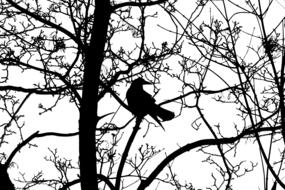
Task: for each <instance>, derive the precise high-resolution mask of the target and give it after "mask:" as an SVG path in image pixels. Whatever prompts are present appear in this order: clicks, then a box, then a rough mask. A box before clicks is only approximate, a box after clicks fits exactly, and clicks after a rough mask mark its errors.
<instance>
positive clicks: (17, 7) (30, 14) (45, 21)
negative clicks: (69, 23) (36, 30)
mask: <svg viewBox="0 0 285 190" xmlns="http://www.w3.org/2000/svg"><path fill="white" fill-rule="evenodd" d="M7 1H8V2H9V3H10V4H11V5H12V6H13V7H15V8H16V9H18V10H19V11H20V12H21V13H24V14H26V15H28V16H30V17H32V18H34V19H35V20H37V21H39V22H42V23H43V24H46V25H48V26H50V27H51V28H54V29H57V30H59V31H61V32H62V33H63V34H65V35H67V36H68V37H70V38H71V39H73V40H74V41H75V42H76V43H77V44H78V45H79V46H82V43H81V41H80V40H79V39H78V38H77V37H76V36H74V35H73V34H72V33H71V32H70V31H69V30H67V29H65V28H63V27H61V26H60V25H59V24H55V23H53V22H50V21H48V20H45V19H44V18H42V17H41V16H39V15H36V14H35V13H32V12H30V11H29V10H28V9H25V8H23V7H21V6H20V5H19V4H17V3H16V2H14V1H13V0H7Z"/></svg>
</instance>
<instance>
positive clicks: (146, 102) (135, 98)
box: [126, 78, 175, 129]
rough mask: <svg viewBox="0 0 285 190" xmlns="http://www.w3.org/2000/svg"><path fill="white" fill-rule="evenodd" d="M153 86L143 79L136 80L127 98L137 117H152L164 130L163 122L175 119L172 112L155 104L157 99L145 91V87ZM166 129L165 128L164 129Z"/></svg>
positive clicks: (131, 109)
mask: <svg viewBox="0 0 285 190" xmlns="http://www.w3.org/2000/svg"><path fill="white" fill-rule="evenodd" d="M147 84H151V83H149V82H147V81H145V80H144V79H142V78H137V79H136V80H134V81H133V82H132V84H131V86H130V88H129V89H128V91H127V94H126V98H127V102H128V105H129V109H130V111H131V112H132V113H133V114H134V115H135V116H137V117H140V118H143V117H144V116H146V115H150V116H151V117H152V118H153V119H154V120H155V121H156V122H157V123H158V124H159V125H160V126H161V127H162V128H163V126H162V125H161V123H160V120H159V119H158V118H160V119H161V120H162V121H168V120H171V119H173V118H174V116H175V115H174V113H173V112H172V111H169V110H166V109H164V108H162V107H160V106H159V105H157V104H156V103H155V99H154V98H153V97H152V96H151V95H150V94H148V93H147V92H145V91H144V89H143V85H147ZM163 129H164V128H163Z"/></svg>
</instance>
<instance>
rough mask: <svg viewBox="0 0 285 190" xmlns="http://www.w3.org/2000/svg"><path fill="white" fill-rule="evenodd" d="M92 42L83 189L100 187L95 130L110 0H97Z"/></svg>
mask: <svg viewBox="0 0 285 190" xmlns="http://www.w3.org/2000/svg"><path fill="white" fill-rule="evenodd" d="M95 2H96V7H95V13H94V24H93V29H92V36H91V41H90V45H89V47H88V48H87V50H86V54H85V56H86V57H85V61H86V62H85V65H84V79H83V80H84V84H83V92H82V102H81V108H80V119H79V161H80V178H81V189H82V190H91V189H92V190H97V189H98V182H97V168H96V145H95V141H96V139H95V133H96V125H97V123H98V119H99V118H98V116H97V109H98V107H97V106H98V105H97V103H98V90H99V80H100V78H99V77H100V69H101V65H102V62H103V59H104V47H105V42H106V36H107V29H108V24H109V18H110V12H109V10H110V7H109V6H110V5H109V1H108V0H103V1H102V0H96V1H95Z"/></svg>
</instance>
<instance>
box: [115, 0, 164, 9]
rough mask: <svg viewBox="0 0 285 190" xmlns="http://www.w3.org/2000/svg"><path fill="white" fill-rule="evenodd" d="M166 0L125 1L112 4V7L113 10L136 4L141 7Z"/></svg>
mask: <svg viewBox="0 0 285 190" xmlns="http://www.w3.org/2000/svg"><path fill="white" fill-rule="evenodd" d="M165 2H167V0H157V1H147V2H141V1H140V2H125V3H120V4H117V5H114V6H113V7H112V8H113V10H116V9H118V8H122V7H125V6H136V7H142V6H152V5H158V4H161V3H165Z"/></svg>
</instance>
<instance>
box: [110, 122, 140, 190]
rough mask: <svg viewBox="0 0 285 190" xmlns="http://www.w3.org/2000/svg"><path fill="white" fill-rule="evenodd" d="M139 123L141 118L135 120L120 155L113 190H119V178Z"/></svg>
mask: <svg viewBox="0 0 285 190" xmlns="http://www.w3.org/2000/svg"><path fill="white" fill-rule="evenodd" d="M141 121H142V118H137V120H136V124H135V126H134V128H133V132H132V134H131V136H130V138H129V140H128V142H127V144H126V147H125V149H124V152H123V154H122V158H121V161H120V164H119V168H118V172H117V176H116V183H115V190H120V184H121V178H122V173H123V169H124V166H125V163H126V160H127V157H128V154H129V151H130V148H131V145H132V144H133V142H134V139H135V136H136V134H137V132H138V131H139V129H140V123H141Z"/></svg>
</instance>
